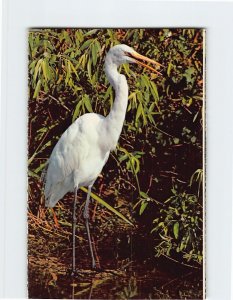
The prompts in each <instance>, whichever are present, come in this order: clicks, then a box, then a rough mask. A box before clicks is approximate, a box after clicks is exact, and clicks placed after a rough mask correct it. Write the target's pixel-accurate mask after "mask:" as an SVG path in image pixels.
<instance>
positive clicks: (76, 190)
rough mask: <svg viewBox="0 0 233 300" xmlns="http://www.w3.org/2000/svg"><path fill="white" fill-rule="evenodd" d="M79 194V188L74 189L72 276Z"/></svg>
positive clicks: (73, 271)
mask: <svg viewBox="0 0 233 300" xmlns="http://www.w3.org/2000/svg"><path fill="white" fill-rule="evenodd" d="M77 192H78V188H77V187H76V188H75V189H74V207H73V223H72V238H73V245H72V247H73V248H72V250H73V252H72V274H74V273H75V231H76V223H77V217H76V204H77Z"/></svg>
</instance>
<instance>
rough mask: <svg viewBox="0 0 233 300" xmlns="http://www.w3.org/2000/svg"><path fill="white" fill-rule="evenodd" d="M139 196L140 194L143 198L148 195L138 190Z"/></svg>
mask: <svg viewBox="0 0 233 300" xmlns="http://www.w3.org/2000/svg"><path fill="white" fill-rule="evenodd" d="M140 196H142V198H144V199H148V198H149V196H148V195H147V194H146V193H144V192H142V191H140Z"/></svg>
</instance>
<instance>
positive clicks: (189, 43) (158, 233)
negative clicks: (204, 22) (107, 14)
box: [28, 29, 203, 297]
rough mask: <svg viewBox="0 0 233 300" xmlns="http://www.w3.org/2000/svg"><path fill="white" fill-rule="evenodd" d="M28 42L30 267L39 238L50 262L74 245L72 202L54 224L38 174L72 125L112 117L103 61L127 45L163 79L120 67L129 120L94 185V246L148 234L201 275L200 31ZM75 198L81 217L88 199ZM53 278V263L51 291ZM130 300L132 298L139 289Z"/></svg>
mask: <svg viewBox="0 0 233 300" xmlns="http://www.w3.org/2000/svg"><path fill="white" fill-rule="evenodd" d="M28 39H29V73H28V74H29V107H28V111H29V131H28V134H29V159H28V165H29V254H30V255H31V256H29V267H30V263H31V265H33V261H34V260H33V257H34V258H35V257H36V256H37V257H38V253H36V252H35V250H34V252H33V249H32V245H33V243H34V245H35V243H36V245H37V247H40V246H39V245H38V238H40V239H44V241H47V242H48V240H49V239H50V242H49V243H52V241H53V242H54V244H53V246H52V249H51V248H50V250H48V251H49V253H50V254H49V255H50V256H51V257H54V256H56V255H57V254H55V253H57V252H56V251H58V252H59V254H61V253H62V252H63V253H64V247H63V248H62V246H61V244H62V243H63V244H64V241H66V243H67V240H69V238H70V231H71V230H70V228H71V224H70V222H71V213H70V212H69V211H70V201H71V199H73V195H72V194H68V195H67V196H66V197H65V199H64V201H62V202H59V205H58V206H57V207H56V209H55V211H56V216H57V217H56V218H55V217H54V215H53V213H52V211H51V210H45V209H44V206H43V205H44V199H43V187H42V186H43V183H42V181H41V173H42V171H43V169H44V166H45V164H46V160H47V158H48V157H49V155H50V154H51V151H52V149H53V147H54V145H55V144H56V142H57V140H58V139H59V138H60V136H61V134H62V133H63V132H64V131H65V129H66V128H67V127H68V126H69V125H70V124H71V123H72V122H74V120H75V119H76V118H78V117H79V116H81V115H82V114H84V113H87V112H92V111H93V112H96V113H99V114H102V115H104V116H106V115H107V114H108V113H109V111H110V109H111V106H112V104H113V101H114V91H113V89H112V87H111V86H110V85H109V83H108V82H107V79H106V76H105V74H104V70H103V64H104V58H105V55H106V53H107V51H108V50H109V48H110V47H112V46H113V45H115V44H119V43H125V44H127V45H129V46H131V47H133V48H134V49H135V50H136V51H138V52H139V53H141V54H143V55H146V56H148V57H150V58H152V59H155V60H157V61H158V62H160V63H161V64H163V65H164V66H165V67H164V69H163V70H162V73H163V76H157V75H156V74H152V73H150V72H148V70H147V69H142V68H141V67H140V66H135V65H123V66H122V67H121V70H120V71H121V72H122V73H124V74H125V75H126V77H127V81H128V84H129V103H128V109H127V116H126V120H125V123H124V127H123V131H122V134H121V137H120V140H119V144H118V146H117V149H116V151H114V152H112V153H111V155H110V158H109V161H108V163H107V164H106V166H105V168H104V170H103V173H102V176H101V177H99V179H98V181H97V182H96V184H95V188H94V194H95V195H97V196H99V197H100V198H99V199H100V201H99V202H101V201H102V202H101V203H102V204H103V205H105V207H104V206H102V205H100V204H99V202H95V203H94V206H93V207H92V223H93V224H94V225H95V228H94V229H93V230H94V231H95V234H96V236H98V237H99V239H100V243H99V247H101V246H100V245H101V240H102V239H104V237H103V236H104V234H108V235H110V236H112V235H113V234H114V232H113V231H114V230H117V231H118V232H119V240H120V239H121V238H120V236H121V234H122V233H124V234H125V235H128V234H129V233H131V234H137V233H140V234H142V235H143V236H144V237H145V239H146V237H148V236H149V239H150V240H151V241H152V243H151V245H150V247H151V248H152V249H153V254H154V256H156V257H160V258H162V257H163V258H164V257H166V258H167V259H171V260H172V261H175V262H176V263H177V264H182V265H183V266H187V267H191V268H197V269H198V268H200V269H201V268H202V263H203V253H202V249H203V243H202V241H203V193H202V185H203V170H202V166H203V158H202V157H203V32H202V30H199V29H103V30H102V29H78V30H77V29H41V30H31V31H30V33H29V37H28ZM83 191H84V192H85V189H84V190H83ZM79 197H80V212H81V209H82V207H83V200H84V198H85V193H83V192H81V193H80V195H79ZM97 198H98V197H97ZM97 201H98V200H97ZM107 203H108V204H107ZM107 205H110V208H109V206H108V208H109V209H110V210H109V209H108V208H106V206H107ZM114 209H115V210H117V212H116V211H115V210H114ZM53 218H54V220H55V221H53ZM54 222H55V223H54ZM127 222H128V223H127ZM129 223H133V224H134V225H135V226H134V227H132V226H131V225H130V224H129ZM57 225H59V227H57ZM51 226H52V227H51ZM83 229H84V226H83V225H82V221H80V224H79V229H78V233H77V235H78V238H79V241H80V245H83V244H85V242H83V236H84V235H83V232H84V230H83ZM52 232H55V235H53V240H52V241H51V238H52ZM54 239H55V240H54ZM47 242H46V243H47ZM102 242H103V241H102ZM59 243H60V245H59ZM119 243H120V241H119ZM39 244H40V243H39ZM124 247H126V245H125V244H124ZM60 248H61V249H60ZM56 249H57V250H56ZM62 249H63V250H62ZM38 251H39V250H38ZM67 251H68V250H67ZM66 255H67V252H66ZM100 258H101V259H103V258H102V255H101V257H100ZM30 259H31V260H30ZM34 263H35V261H34ZM67 267H68V266H67ZM51 274H52V275H51ZM54 274H55V271H54V270H53V267H51V265H50V275H51V276H50V280H52V281H49V282H50V283H51V282H52V283H53V282H55V281H56V276H57V275H54ZM131 281H132V279H131ZM134 285H135V283H134ZM160 292H161V291H160ZM122 293H123V292H118V295H123V294H122ZM129 293H130V295H131V294H132V295H133V296H135V293H137V288H136V287H135V288H134V290H133V291H131V290H130V292H129ZM127 295H128V294H127ZM122 297H123V296H122ZM127 297H128V296H127ZM129 297H131V296H129ZM161 297H162V296H161ZM190 297H191V295H190Z"/></svg>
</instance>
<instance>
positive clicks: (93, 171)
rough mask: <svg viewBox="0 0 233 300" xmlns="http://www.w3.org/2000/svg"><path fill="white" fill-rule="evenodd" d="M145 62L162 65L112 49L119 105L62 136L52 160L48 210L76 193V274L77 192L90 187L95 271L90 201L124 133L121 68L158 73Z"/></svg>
mask: <svg viewBox="0 0 233 300" xmlns="http://www.w3.org/2000/svg"><path fill="white" fill-rule="evenodd" d="M141 60H144V61H148V62H151V63H154V64H157V65H159V64H158V63H157V62H155V61H153V60H151V59H149V58H146V57H144V56H142V55H140V54H138V53H137V52H135V51H134V50H133V49H132V48H130V47H128V46H126V45H117V46H114V47H113V48H111V49H110V51H109V52H108V54H107V56H106V59H105V73H106V76H107V78H108V80H109V82H110V84H111V85H112V86H113V88H114V90H115V101H114V104H113V107H112V109H111V111H110V113H109V115H108V116H107V117H103V116H101V115H99V114H95V113H87V114H85V115H83V116H81V117H79V118H78V119H77V120H76V121H75V122H74V123H73V124H71V125H70V126H69V128H68V129H67V130H66V131H65V132H64V133H63V134H62V136H61V138H60V139H59V141H58V142H57V144H56V146H55V147H54V149H53V151H52V154H51V156H50V158H49V162H48V169H47V174H46V182H45V199H46V202H45V204H46V206H48V207H54V206H55V205H56V203H57V202H58V201H59V200H60V199H62V197H63V196H64V195H65V194H66V193H67V192H69V191H75V200H74V211H73V264H72V268H73V272H74V271H75V226H76V216H75V208H76V201H77V190H78V188H79V187H80V186H87V187H88V195H87V199H86V205H85V209H84V218H85V220H86V227H87V233H88V240H89V245H90V250H91V256H92V267H95V259H94V255H93V250H92V245H91V237H90V230H89V223H88V218H89V212H88V206H89V199H90V193H91V187H92V185H93V184H94V182H95V180H96V178H97V177H98V175H99V174H100V173H101V171H102V169H103V167H104V165H105V163H106V162H107V160H108V157H109V153H110V151H111V150H114V149H115V147H116V145H117V142H118V139H119V136H120V133H121V131H122V127H123V123H124V119H125V114H126V109H127V103H128V85H127V81H126V78H125V76H124V75H121V74H120V73H119V72H118V70H117V68H118V66H119V65H121V64H123V63H138V64H140V65H142V66H144V67H148V68H149V69H150V70H153V71H155V72H157V73H159V72H158V71H156V70H155V69H153V68H152V67H149V66H147V65H145V64H144V63H143V62H141Z"/></svg>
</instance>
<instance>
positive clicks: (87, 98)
mask: <svg viewBox="0 0 233 300" xmlns="http://www.w3.org/2000/svg"><path fill="white" fill-rule="evenodd" d="M84 104H85V106H86V109H87V110H88V111H89V112H93V110H92V107H91V102H90V99H89V97H88V95H85V98H84Z"/></svg>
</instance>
